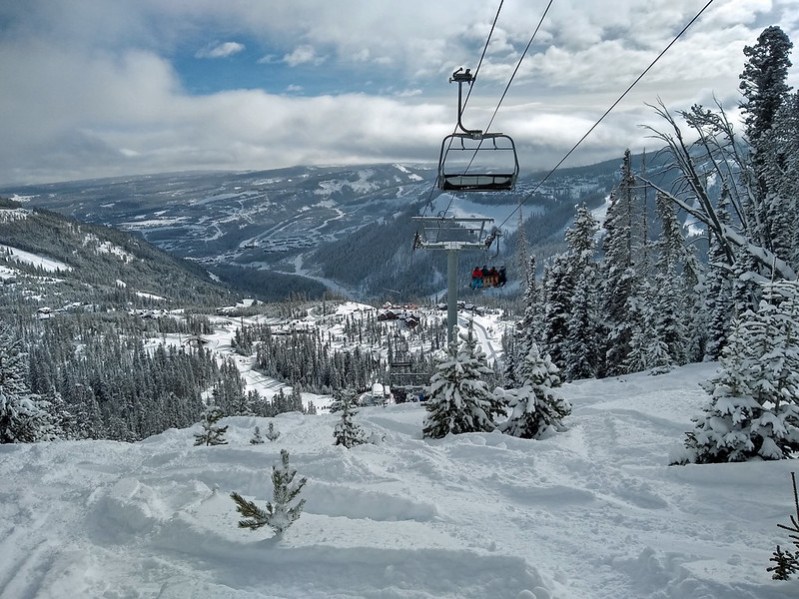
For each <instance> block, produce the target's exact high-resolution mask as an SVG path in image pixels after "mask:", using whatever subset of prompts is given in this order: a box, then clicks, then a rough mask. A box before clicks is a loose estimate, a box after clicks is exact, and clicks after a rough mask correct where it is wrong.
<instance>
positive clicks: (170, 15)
mask: <svg viewBox="0 0 799 599" xmlns="http://www.w3.org/2000/svg"><path fill="white" fill-rule="evenodd" d="M62 4H63V3H58V2H55V3H54V2H50V1H49V0H29V1H28V2H26V3H23V4H22V5H20V4H19V3H1V4H0V22H4V23H5V24H6V25H5V27H4V29H2V30H0V81H2V82H3V85H2V86H0V111H1V113H2V114H4V115H13V118H3V119H0V138H2V139H4V140H6V143H4V144H0V184H3V183H8V182H13V181H44V180H55V179H65V178H78V177H93V176H100V175H113V174H123V173H135V172H154V171H158V170H179V169H184V168H185V169H191V168H231V169H240V168H241V169H247V168H272V167H278V166H288V165H291V164H298V163H311V162H316V163H326V164H333V163H354V162H358V161H374V160H397V161H399V160H409V161H410V160H430V161H433V160H435V159H436V158H437V151H438V146H439V144H440V140H441V137H443V136H444V135H446V134H447V133H449V132H450V131H451V129H452V125H453V122H454V118H455V108H456V107H455V103H456V97H457V96H456V93H457V89H456V87H455V86H452V85H449V84H448V83H447V78H448V77H449V75H450V74H451V72H452V70H453V69H454V68H456V67H457V66H460V65H464V66H468V67H471V68H475V67H476V62H477V58H478V57H479V54H480V51H481V50H482V44H483V43H484V40H485V37H486V35H487V34H488V30H489V28H490V25H491V21H492V20H493V18H494V15H495V11H496V5H495V4H491V3H485V2H484V1H483V0H440V1H439V2H429V0H425V1H422V0H406V1H405V2H402V3H399V2H397V3H394V2H392V3H391V7H390V9H389V8H388V7H387V5H386V3H381V2H370V3H364V2H362V1H361V0H340V1H337V2H328V1H325V0H294V1H293V2H290V3H289V2H270V3H264V2H263V1H262V0H238V1H237V2H234V3H220V2H219V1H218V0H192V2H190V3H189V2H168V3H167V2H162V1H161V0H118V1H117V2H114V3H104V2H97V1H96V0H75V1H74V2H71V3H70V4H69V7H68V8H67V7H64V6H62ZM701 4H702V3H696V2H695V0H615V1H614V3H613V7H612V9H609V8H608V5H607V3H604V2H594V1H593V0H591V1H589V0H559V2H556V3H554V4H553V7H552V10H551V12H550V14H549V15H548V16H547V19H546V20H545V22H544V25H543V27H542V30H541V31H540V32H539V35H538V37H537V41H536V43H535V44H534V45H533V47H532V48H531V49H530V52H529V53H528V55H527V57H526V58H525V60H524V62H523V63H522V65H521V68H520V70H519V72H518V74H517V75H516V78H515V79H514V82H513V85H512V86H511V88H510V90H509V93H508V94H507V96H506V98H505V100H504V103H503V105H502V109H501V110H500V111H499V112H498V114H497V117H496V121H495V123H494V125H493V128H494V129H495V130H502V131H504V132H506V133H509V134H511V135H513V136H514V139H516V140H517V143H518V144H519V145H520V147H524V148H527V149H528V150H529V153H528V155H527V157H526V163H525V168H529V169H532V168H545V167H547V166H551V165H552V164H554V163H555V162H557V160H558V159H559V158H560V157H561V155H559V153H562V152H564V151H565V150H567V149H569V148H570V147H571V145H572V144H573V143H574V142H575V141H576V140H577V139H579V137H580V136H581V135H582V134H583V133H585V130H587V128H588V126H590V124H591V123H593V122H594V121H595V119H597V118H598V117H599V116H600V115H601V114H602V113H603V112H604V111H605V110H606V109H607V108H608V107H609V106H610V104H611V103H612V102H613V101H614V100H615V99H616V98H617V97H618V95H619V94H620V93H621V92H622V91H623V90H624V89H625V88H626V87H627V86H628V85H629V84H630V83H632V81H633V80H634V79H635V77H636V76H637V75H638V74H640V73H641V71H642V70H643V69H644V68H645V67H646V66H647V65H648V64H649V63H650V62H651V61H652V59H654V57H655V56H656V55H657V53H658V52H660V50H662V49H663V48H664V47H665V46H666V44H667V43H668V42H670V41H671V40H672V38H673V37H674V36H675V35H676V33H677V32H678V31H679V30H680V29H681V28H682V27H683V26H684V25H685V23H687V22H688V20H689V19H690V18H691V17H692V16H693V15H694V14H695V13H696V11H697V10H698V9H699V8H701ZM542 9H543V4H542V6H540V7H539V8H536V9H535V10H533V9H532V8H531V7H530V5H529V3H524V2H508V3H505V5H504V8H503V11H502V13H501V15H500V21H499V23H498V25H497V29H496V30H495V32H494V41H493V43H492V44H491V47H490V48H489V52H488V54H487V57H486V61H485V63H484V64H483V66H482V68H481V71H480V77H479V79H478V82H477V84H476V85H475V87H474V90H473V94H472V97H471V98H470V103H469V106H468V109H467V112H466V114H465V119H466V121H467V125H469V126H475V127H481V126H483V125H484V124H485V123H486V122H487V121H488V119H489V118H490V117H491V114H492V112H493V110H494V108H495V107H496V103H497V101H498V99H499V97H500V95H501V93H502V91H503V89H504V86H505V84H506V82H507V80H508V78H509V76H510V74H511V71H512V69H513V68H514V66H515V65H516V61H517V60H518V57H519V55H520V52H521V50H522V49H523V48H524V46H525V45H526V43H527V41H528V40H529V37H530V35H531V33H532V31H533V29H534V27H535V25H536V24H537V22H538V19H539V18H540V16H541V15H540V10H542ZM344 14H346V15H348V17H347V18H342V15H344ZM797 14H799V1H797V0H773V1H768V0H716V2H715V3H714V4H713V5H712V6H711V7H710V8H709V9H708V10H707V11H706V13H705V14H704V15H703V16H702V17H701V19H699V20H698V21H697V22H696V23H695V24H694V25H693V27H692V28H691V29H690V30H689V31H688V33H686V35H685V36H683V38H682V39H680V40H679V41H678V42H677V43H676V44H675V46H674V47H673V48H672V49H671V50H670V51H669V52H668V53H667V54H666V55H665V56H664V57H663V59H661V61H660V62H659V63H658V64H657V65H656V66H655V68H653V69H652V70H651V71H650V73H649V74H648V75H647V76H646V78H645V79H644V80H643V81H641V83H639V84H638V85H637V86H636V87H635V89H634V90H633V92H632V93H631V94H630V95H629V97H627V98H626V99H625V100H624V101H623V102H622V103H621V104H620V105H619V106H618V107H617V109H616V110H615V111H614V113H613V114H612V115H611V116H610V117H609V118H608V119H607V122H605V123H603V124H602V125H601V126H600V127H598V128H597V129H596V131H594V133H593V134H592V135H591V137H590V138H589V139H588V140H586V142H585V145H584V146H583V147H581V149H580V150H579V151H578V156H577V157H576V159H577V160H582V159H583V158H584V157H587V156H591V157H593V156H594V155H599V154H601V152H603V151H604V152H605V153H606V154H608V155H618V154H619V153H620V152H621V151H623V149H624V147H626V146H628V145H632V146H633V147H637V145H638V146H640V145H641V144H646V143H651V140H650V141H647V140H646V138H645V135H644V132H643V131H642V130H641V128H640V127H639V126H638V125H639V124H642V123H650V122H655V121H654V120H653V119H654V117H653V113H652V111H651V109H648V108H647V107H646V105H645V104H646V103H654V102H656V100H657V98H658V97H662V98H663V100H664V102H665V103H666V104H667V106H670V107H674V108H685V107H687V106H690V104H692V103H693V102H702V103H711V102H712V97H713V94H714V93H715V94H717V95H718V96H719V97H721V98H722V99H724V101H725V104H726V105H727V107H728V108H734V106H735V103H736V97H737V89H738V87H737V85H738V74H739V73H740V71H741V69H742V67H743V64H744V61H745V57H744V56H743V53H742V49H743V46H744V45H746V44H750V45H751V44H753V43H755V41H756V39H757V35H758V34H759V33H760V31H762V29H763V28H764V27H765V26H768V25H771V24H773V23H779V24H780V25H782V26H783V28H784V29H785V30H786V33H788V35H789V36H790V37H791V38H792V39H793V40H794V42H795V43H797V44H799V17H797ZM209 38H211V39H213V38H217V39H229V40H230V39H238V40H241V41H227V42H221V43H217V44H215V45H212V46H208V47H207V48H205V50H204V52H203V53H202V55H203V56H206V57H209V58H211V57H224V56H231V55H233V54H235V53H240V52H242V51H243V50H244V49H245V48H244V43H243V42H246V44H247V49H251V48H257V49H258V50H256V51H261V52H262V53H263V54H264V57H263V58H262V59H261V60H259V61H258V62H259V63H260V65H257V66H255V67H253V68H257V69H260V73H262V74H263V75H262V76H263V80H264V82H265V83H264V86H265V88H266V85H267V84H268V83H269V82H271V81H272V80H273V79H272V78H271V77H272V74H273V73H278V70H279V69H280V70H282V73H283V75H284V77H283V78H282V79H281V78H277V77H275V78H274V82H275V83H274V85H275V86H276V87H275V88H274V89H275V90H278V89H279V90H282V91H283V92H284V94H285V95H280V94H270V93H267V92H266V91H263V90H257V89H251V90H250V91H247V92H241V91H239V92H232V91H230V92H217V93H209V94H206V95H191V94H189V93H188V92H187V91H186V90H184V89H183V87H182V85H181V77H180V73H179V72H178V71H177V70H176V66H175V65H174V64H173V63H172V62H171V60H173V57H175V56H176V55H178V54H179V52H180V50H181V48H187V47H197V43H198V42H197V40H204V39H209ZM794 63H796V64H799V60H796V59H794ZM175 64H177V63H175ZM300 65H302V66H303V67H305V68H303V69H301V70H297V71H291V73H290V74H289V75H285V73H286V67H287V66H289V67H297V66H300ZM316 67H321V68H319V69H318V70H317V71H314V68H316ZM333 71H335V75H334V76H329V73H331V72H333ZM305 72H308V73H310V74H311V75H310V77H309V78H308V79H302V78H300V74H302V73H305ZM295 74H296V75H297V76H296V77H295V76H294V75H295ZM259 76H260V75H259ZM789 81H790V82H793V84H794V85H797V84H798V83H799V77H797V67H794V68H793V69H792V71H791V75H790V80H789ZM342 82H345V83H346V84H347V87H346V89H348V90H349V89H358V88H359V87H360V89H361V90H364V91H362V92H361V93H348V94H342V93H341V92H340V90H341V89H342V88H343V84H342ZM278 86H279V87H278ZM241 87H247V88H252V85H249V84H248V85H242V86H241ZM365 90H375V91H373V92H372V95H370V94H368V93H366V91H365ZM297 92H302V95H300V94H298V93H297Z"/></svg>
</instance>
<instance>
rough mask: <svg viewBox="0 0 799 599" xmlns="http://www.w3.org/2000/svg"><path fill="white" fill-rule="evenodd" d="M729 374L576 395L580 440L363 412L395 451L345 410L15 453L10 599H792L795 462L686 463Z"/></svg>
mask: <svg viewBox="0 0 799 599" xmlns="http://www.w3.org/2000/svg"><path fill="white" fill-rule="evenodd" d="M714 369H715V366H714V365H691V366H687V367H684V368H681V369H678V370H675V371H673V372H672V373H670V374H666V375H661V376H658V377H653V376H647V375H645V374H637V375H631V376H628V377H624V378H622V379H606V380H601V381H593V380H591V381H580V382H577V383H573V384H570V385H566V386H565V387H564V395H565V396H566V397H568V398H569V399H570V400H571V401H572V402H573V405H574V412H573V415H572V416H571V417H569V418H568V419H567V423H568V425H569V427H570V430H568V431H567V432H565V433H561V434H559V435H556V436H554V437H552V438H549V439H546V440H543V441H527V440H520V439H515V438H512V437H508V436H505V435H502V434H499V433H474V434H466V435H459V436H450V437H447V438H445V439H442V440H436V441H432V440H422V438H421V428H422V420H423V418H424V416H425V411H424V409H423V407H422V406H421V405H419V404H401V405H396V406H389V407H386V408H379V407H375V408H363V409H361V411H360V413H359V415H358V416H357V417H356V421H358V422H359V423H360V424H361V426H363V427H364V428H365V429H366V431H367V432H368V433H376V434H377V435H379V436H382V437H383V438H384V441H383V442H382V443H380V444H378V445H362V446H358V447H355V448H353V449H351V450H346V449H343V448H342V447H335V446H333V427H334V426H335V423H336V422H337V420H338V419H337V416H336V415H330V414H323V415H319V416H302V415H299V414H296V413H291V414H283V415H281V416H279V417H277V418H275V419H273V420H272V421H273V422H274V424H275V426H276V428H277V429H278V430H279V431H280V432H281V436H280V438H279V439H278V440H277V441H275V442H273V443H268V442H267V443H266V444H264V445H250V444H249V439H250V438H251V437H252V433H253V430H254V427H255V426H256V425H258V426H260V427H261V430H264V429H265V428H266V425H267V424H268V422H269V421H270V419H260V418H253V417H233V418H226V419H224V420H223V424H228V425H229V426H230V429H229V431H228V437H227V438H228V440H229V442H230V444H229V445H226V446H218V447H193V446H192V443H193V433H194V432H197V431H198V430H199V426H195V427H194V428H193V429H186V430H174V429H172V430H169V431H166V432H165V433H163V434H161V435H157V436H155V437H152V438H149V439H146V440H145V441H143V442H141V443H135V444H124V443H115V442H110V441H81V442H53V443H40V444H35V445H3V446H0V480H2V481H3V482H2V485H0V497H1V498H2V501H1V502H0V597H2V598H3V599H6V598H8V599H17V598H39V597H41V598H49V597H59V598H62V597H103V598H114V599H121V598H123V597H124V598H156V597H158V598H162V599H165V598H189V597H192V598H196V597H200V598H205V597H213V598H216V597H218V598H223V597H224V598H247V599H254V598H259V597H269V598H273V597H280V598H286V599H300V598H302V599H307V598H328V597H335V598H338V599H345V598H346V599H350V598H353V599H354V598H377V597H381V598H382V597H387V598H403V599H406V598H407V599H410V598H413V599H427V598H437V599H438V598H452V599H456V598H457V599H464V598H475V599H477V598H481V599H482V598H496V599H502V598H509V599H531V598H535V599H544V598H555V597H557V598H564V599H566V598H569V599H586V598H607V599H611V598H612V599H642V598H651V599H666V598H671V599H676V598H685V599H689V598H690V599H697V598H704V599H709V598H724V599H744V598H745V599H783V598H786V597H795V596H797V594H799V582H797V581H792V582H787V583H786V582H777V581H772V580H770V575H769V574H768V573H767V572H766V571H765V568H766V566H767V565H768V558H769V557H770V555H771V552H772V551H773V549H774V547H775V545H776V544H777V543H781V544H783V545H784V544H785V541H786V540H787V539H786V537H785V535H784V534H783V532H784V531H780V530H779V529H778V528H777V526H776V525H777V523H778V522H780V523H785V522H787V519H788V515H789V514H790V513H791V507H792V505H791V504H792V497H791V490H790V476H789V472H790V471H791V470H792V469H795V463H792V462H790V461H783V462H769V463H766V462H753V463H745V464H724V465H712V466H685V467H677V466H673V467H669V466H667V465H666V463H667V459H668V454H669V452H670V451H671V450H672V449H673V447H674V446H676V445H679V443H680V441H681V438H682V434H683V431H685V430H687V429H688V427H689V421H690V416H691V415H692V414H694V413H696V412H697V411H698V408H699V407H700V405H701V402H702V400H703V394H702V392H701V391H700V389H699V387H698V385H697V384H698V382H699V381H702V380H704V379H706V378H708V377H709V376H710V375H711V374H712V373H713V372H714ZM281 448H285V449H287V450H288V451H289V452H290V455H291V465H292V467H293V468H296V469H297V471H298V474H299V475H300V476H305V477H307V478H308V484H307V485H306V487H305V489H304V490H303V493H302V496H303V497H305V498H306V499H307V504H306V506H305V511H304V512H303V514H302V517H301V518H300V519H299V520H298V521H297V522H296V523H295V524H294V525H293V526H292V527H291V528H289V530H288V531H286V533H285V535H284V536H283V538H282V539H281V540H279V541H276V540H275V539H274V538H273V537H272V533H271V532H270V531H269V530H268V529H266V528H265V529H261V530H259V531H257V532H251V531H249V530H243V529H239V528H237V527H236V522H237V520H238V514H237V513H236V511H235V506H234V504H233V502H232V500H231V499H230V497H229V494H230V492H231V491H237V492H239V493H241V494H242V495H243V496H244V497H246V498H248V499H250V500H254V501H255V502H256V503H258V504H259V505H262V506H263V505H265V504H266V502H267V501H268V500H271V499H272V495H271V493H272V485H271V482H270V479H269V475H270V472H271V466H272V465H273V464H275V463H278V461H279V453H280V449H281Z"/></svg>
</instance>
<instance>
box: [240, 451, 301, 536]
mask: <svg viewBox="0 0 799 599" xmlns="http://www.w3.org/2000/svg"><path fill="white" fill-rule="evenodd" d="M280 459H281V464H282V465H281V466H280V467H278V466H272V485H273V487H274V489H273V491H272V501H270V502H267V504H266V510H262V509H261V508H259V507H258V506H257V505H255V503H253V502H252V501H247V500H246V499H244V498H243V497H242V496H241V495H239V494H238V493H236V492H235V491H234V492H233V493H231V494H230V497H231V498H232V499H233V501H234V502H235V504H236V511H237V512H239V514H241V515H242V516H243V517H244V518H243V519H242V520H239V528H249V529H250V530H258V529H259V528H261V527H262V526H265V525H268V526H269V527H270V528H271V529H272V530H273V531H274V532H275V535H277V536H280V535H282V534H283V532H284V531H285V530H286V529H287V528H288V527H289V526H291V525H292V524H293V523H294V522H295V521H296V520H297V519H298V518H299V517H300V514H301V513H302V508H303V506H304V505H305V499H300V500H299V501H296V500H297V497H298V496H299V494H300V492H301V491H302V488H303V487H304V486H305V483H306V482H308V479H306V478H305V477H303V478H300V479H299V480H297V481H295V480H294V477H295V476H296V475H297V471H296V470H294V469H292V468H291V467H290V466H289V452H288V451H286V450H285V449H281V450H280Z"/></svg>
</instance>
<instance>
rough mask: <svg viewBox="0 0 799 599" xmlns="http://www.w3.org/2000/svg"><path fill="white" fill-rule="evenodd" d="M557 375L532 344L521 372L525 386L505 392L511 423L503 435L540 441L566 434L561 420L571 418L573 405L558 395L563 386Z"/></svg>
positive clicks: (555, 370) (547, 358)
mask: <svg viewBox="0 0 799 599" xmlns="http://www.w3.org/2000/svg"><path fill="white" fill-rule="evenodd" d="M558 372H559V371H558V368H557V366H555V364H553V363H552V360H550V359H549V356H548V355H543V356H542V355H541V353H540V351H539V350H538V346H537V345H536V344H533V345H532V347H531V348H530V351H529V352H528V354H527V356H525V359H524V362H523V363H522V365H521V368H520V375H521V377H522V386H521V387H519V388H517V389H509V390H505V391H503V392H502V393H503V395H504V397H505V399H506V401H507V403H508V407H510V409H511V414H510V417H509V418H508V420H507V421H505V422H503V423H501V424H500V425H499V429H500V430H501V431H502V432H503V433H506V434H508V435H512V436H514V437H521V438H522V439H540V438H541V437H543V436H545V435H547V434H549V433H551V432H555V431H563V430H565V427H564V426H563V423H562V420H563V418H565V417H566V416H568V415H569V414H571V405H570V404H569V402H568V401H566V400H565V399H563V398H562V397H560V396H559V395H558V393H557V392H556V391H555V389H556V388H557V387H559V386H560V384H561V381H560V375H559V374H558Z"/></svg>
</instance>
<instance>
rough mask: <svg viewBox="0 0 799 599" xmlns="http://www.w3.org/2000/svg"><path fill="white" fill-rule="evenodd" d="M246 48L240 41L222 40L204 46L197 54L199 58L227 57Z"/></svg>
mask: <svg viewBox="0 0 799 599" xmlns="http://www.w3.org/2000/svg"><path fill="white" fill-rule="evenodd" d="M244 49H245V46H244V44H240V43H239V42H222V43H217V44H212V45H211V46H208V47H207V48H203V49H202V50H200V51H199V52H197V54H196V55H195V56H196V57H197V58H227V57H228V56H233V55H234V54H238V53H239V52H243V51H244Z"/></svg>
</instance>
